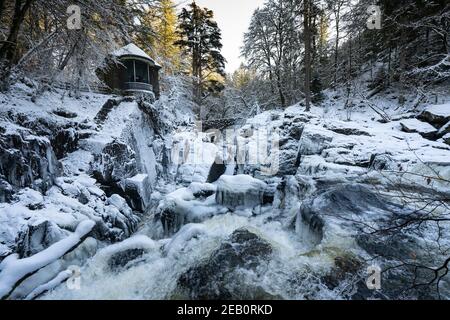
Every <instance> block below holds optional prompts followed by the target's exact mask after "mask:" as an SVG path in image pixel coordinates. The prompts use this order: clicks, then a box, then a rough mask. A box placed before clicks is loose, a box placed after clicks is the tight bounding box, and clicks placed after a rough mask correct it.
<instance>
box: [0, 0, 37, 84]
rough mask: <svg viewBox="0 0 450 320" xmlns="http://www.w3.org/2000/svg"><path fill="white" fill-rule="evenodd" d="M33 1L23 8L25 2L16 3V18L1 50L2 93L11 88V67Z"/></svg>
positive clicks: (28, 1)
mask: <svg viewBox="0 0 450 320" xmlns="http://www.w3.org/2000/svg"><path fill="white" fill-rule="evenodd" d="M0 1H3V0H0ZM33 1H34V0H26V1H25V3H24V5H23V6H22V2H23V0H16V2H15V6H14V16H13V19H12V22H11V27H10V29H9V34H8V38H7V39H6V41H5V42H4V43H3V46H2V47H1V48H0V77H1V84H0V91H6V90H8V88H9V78H10V75H11V67H12V66H13V64H14V59H15V55H16V50H17V39H18V37H19V30H20V26H21V25H22V23H23V20H24V19H25V15H26V13H27V11H28V9H29V8H30V6H31V4H32V3H33Z"/></svg>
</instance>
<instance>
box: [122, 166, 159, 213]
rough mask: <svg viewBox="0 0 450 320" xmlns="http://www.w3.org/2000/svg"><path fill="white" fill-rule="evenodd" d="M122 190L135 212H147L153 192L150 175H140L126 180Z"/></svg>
mask: <svg viewBox="0 0 450 320" xmlns="http://www.w3.org/2000/svg"><path fill="white" fill-rule="evenodd" d="M122 189H123V192H124V194H125V195H126V196H127V199H128V201H129V202H130V205H131V207H132V208H133V209H134V210H137V211H144V210H145V208H146V207H147V205H148V203H147V199H150V192H151V190H152V187H151V184H150V181H149V178H148V175H146V174H138V175H136V176H134V177H131V178H128V179H126V180H125V181H124V182H122Z"/></svg>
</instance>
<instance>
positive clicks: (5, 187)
mask: <svg viewBox="0 0 450 320" xmlns="http://www.w3.org/2000/svg"><path fill="white" fill-rule="evenodd" d="M12 195H13V189H12V187H11V185H10V184H9V183H8V182H6V181H5V180H3V179H0V203H1V202H9V201H11V199H12Z"/></svg>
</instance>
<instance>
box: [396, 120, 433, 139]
mask: <svg viewBox="0 0 450 320" xmlns="http://www.w3.org/2000/svg"><path fill="white" fill-rule="evenodd" d="M400 125H401V126H402V130H403V131H405V132H408V133H418V134H420V135H421V136H422V137H424V138H426V139H431V140H433V139H436V136H437V129H436V128H435V127H433V126H432V125H430V124H429V123H426V122H422V121H419V120H417V119H406V120H402V121H401V122H400Z"/></svg>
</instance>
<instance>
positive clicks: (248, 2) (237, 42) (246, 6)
mask: <svg viewBox="0 0 450 320" xmlns="http://www.w3.org/2000/svg"><path fill="white" fill-rule="evenodd" d="M178 2H179V3H180V4H181V5H187V4H189V3H191V1H190V0H179V1H178ZM196 2H197V4H198V5H199V6H201V7H207V8H208V9H211V10H213V11H214V15H215V20H216V21H217V24H218V25H219V27H220V29H221V30H222V43H223V49H222V54H223V55H224V57H225V58H226V59H227V61H228V63H227V65H226V71H227V72H233V71H234V70H236V69H237V68H238V67H239V65H240V64H241V62H243V60H242V59H241V58H240V57H239V56H240V47H241V46H242V43H243V40H244V37H243V36H244V32H246V31H247V29H248V27H249V25H250V19H251V17H252V14H253V11H254V10H255V9H256V8H258V7H259V6H261V5H262V4H263V3H264V0H196Z"/></svg>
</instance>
